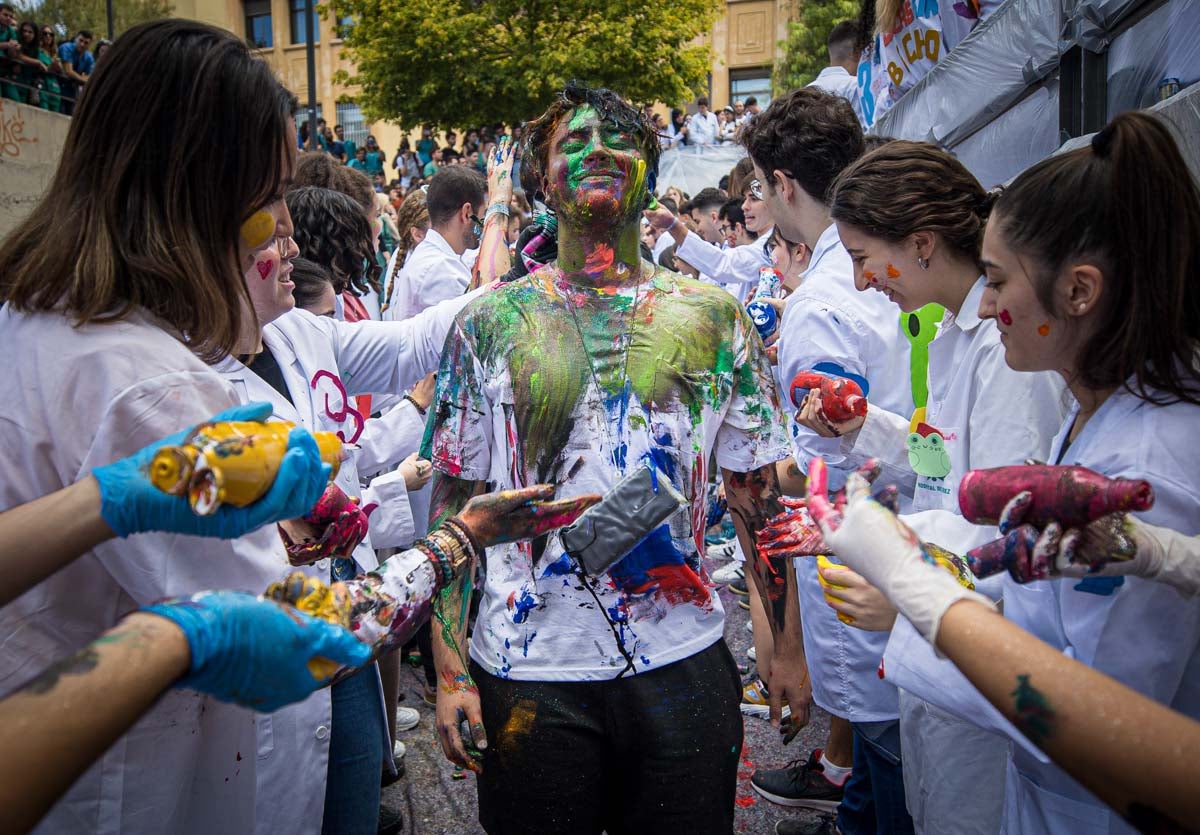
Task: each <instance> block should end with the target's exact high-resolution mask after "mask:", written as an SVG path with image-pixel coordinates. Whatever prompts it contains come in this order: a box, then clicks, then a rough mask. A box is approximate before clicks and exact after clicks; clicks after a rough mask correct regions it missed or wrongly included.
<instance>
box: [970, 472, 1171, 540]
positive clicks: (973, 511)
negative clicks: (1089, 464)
mask: <svg viewBox="0 0 1200 835" xmlns="http://www.w3.org/2000/svg"><path fill="white" fill-rule="evenodd" d="M1025 490H1028V491H1030V492H1031V493H1032V494H1033V502H1032V503H1031V505H1030V507H1029V511H1028V512H1027V513H1026V515H1025V518H1024V519H1023V520H1022V521H1024V522H1028V523H1030V524H1032V525H1036V526H1037V527H1039V528H1041V527H1045V526H1046V525H1047V524H1048V523H1049V522H1052V521H1057V522H1058V523H1059V524H1060V525H1062V526H1063V527H1064V528H1077V527H1081V526H1083V525H1086V524H1087V523H1088V522H1091V521H1093V520H1095V519H1099V518H1100V517H1101V516H1107V515H1108V514H1110V513H1120V512H1124V511H1139V510H1149V509H1150V508H1151V507H1152V506H1153V505H1154V488H1153V487H1151V486H1150V483H1149V482H1147V481H1142V480H1140V479H1128V478H1107V477H1105V476H1102V475H1100V473H1097V472H1095V471H1093V470H1089V469H1087V468H1086V467H1055V466H1049V465H1046V464H1038V465H1032V466H1017V467H995V468H993V469H990V470H971V471H970V472H968V473H967V474H966V475H965V476H963V478H962V481H961V482H960V483H959V486H958V506H959V508H960V509H961V510H962V514H963V516H964V517H965V518H966V519H967V520H968V521H969V522H974V523H975V524H977V525H994V524H996V523H997V522H999V521H1000V514H1001V513H1002V512H1003V511H1004V506H1005V504H1007V503H1008V501H1009V500H1010V499H1011V498H1012V497H1013V496H1015V495H1017V494H1018V493H1020V492H1022V491H1025Z"/></svg>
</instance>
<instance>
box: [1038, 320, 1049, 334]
mask: <svg viewBox="0 0 1200 835" xmlns="http://www.w3.org/2000/svg"><path fill="white" fill-rule="evenodd" d="M1049 333H1050V323H1049V322H1043V323H1042V324H1040V325H1038V336H1047V335H1048V334H1049Z"/></svg>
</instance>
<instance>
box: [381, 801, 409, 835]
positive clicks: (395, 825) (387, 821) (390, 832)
mask: <svg viewBox="0 0 1200 835" xmlns="http://www.w3.org/2000/svg"><path fill="white" fill-rule="evenodd" d="M403 831H404V816H403V815H401V814H400V812H399V811H397V810H396V809H393V808H392V807H391V806H384V805H382V804H381V805H380V807H379V828H378V829H376V830H375V832H376V835H400V833H401V832H403Z"/></svg>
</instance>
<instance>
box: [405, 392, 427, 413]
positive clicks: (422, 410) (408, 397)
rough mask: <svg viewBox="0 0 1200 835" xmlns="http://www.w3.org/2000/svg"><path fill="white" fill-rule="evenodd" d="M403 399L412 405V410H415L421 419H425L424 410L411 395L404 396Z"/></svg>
mask: <svg viewBox="0 0 1200 835" xmlns="http://www.w3.org/2000/svg"><path fill="white" fill-rule="evenodd" d="M404 399H405V400H407V401H408V402H409V403H411V404H413V408H414V409H416V410H417V414H419V415H420V416H421V417H425V412H426V409H425V408H424V407H422V406H421V404H420V403H418V402H417V399H416V398H415V397H413V396H412V395H411V394H406V395H404Z"/></svg>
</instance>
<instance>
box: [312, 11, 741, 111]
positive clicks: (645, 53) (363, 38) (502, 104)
mask: <svg viewBox="0 0 1200 835" xmlns="http://www.w3.org/2000/svg"><path fill="white" fill-rule="evenodd" d="M723 9H724V3H722V2H721V0H673V1H672V2H671V3H646V2H644V0H425V2H420V3H407V2H392V0H332V2H331V3H329V4H328V5H327V6H326V7H325V9H324V12H325V13H326V14H334V15H336V19H339V20H344V19H346V18H350V19H352V20H353V21H354V22H353V24H351V25H349V26H346V27H344V29H343V32H342V34H343V37H344V39H345V46H346V55H347V57H348V58H349V60H350V62H351V63H352V64H353V65H354V66H355V67H356V68H357V71H356V72H355V73H353V74H350V73H346V72H342V73H340V74H339V76H338V77H337V80H338V81H340V82H341V83H349V84H354V85H357V86H359V88H360V89H361V91H362V92H361V93H360V94H359V95H357V96H356V101H357V102H358V103H359V105H360V106H361V107H362V108H363V111H364V112H365V113H366V115H367V118H368V119H372V120H374V119H387V120H389V121H394V122H398V123H399V124H400V126H401V127H403V128H413V127H416V126H418V125H422V124H436V125H442V126H462V125H479V124H493V123H495V122H514V121H519V120H522V119H531V118H534V117H535V116H537V115H538V114H540V113H542V112H543V111H544V110H545V109H546V107H547V106H548V105H549V104H550V102H551V101H552V100H553V97H554V94H555V93H556V92H557V91H559V90H561V89H562V88H563V87H564V86H565V85H566V83H567V82H568V81H571V80H577V81H579V82H581V83H584V84H588V85H590V86H604V87H609V88H611V89H613V90H615V91H617V92H618V93H620V94H621V95H623V96H625V97H626V98H627V99H629V100H631V101H634V102H652V101H665V102H682V101H684V100H687V99H690V98H691V97H692V96H693V95H695V94H696V93H698V92H705V91H706V89H707V76H708V72H709V68H710V66H711V64H712V50H711V49H710V47H709V46H708V45H707V44H701V43H699V42H698V39H699V36H702V35H705V34H707V33H708V32H709V31H710V30H711V28H712V25H713V23H714V22H715V20H716V18H717V15H718V13H719V12H720V11H722V10H723Z"/></svg>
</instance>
